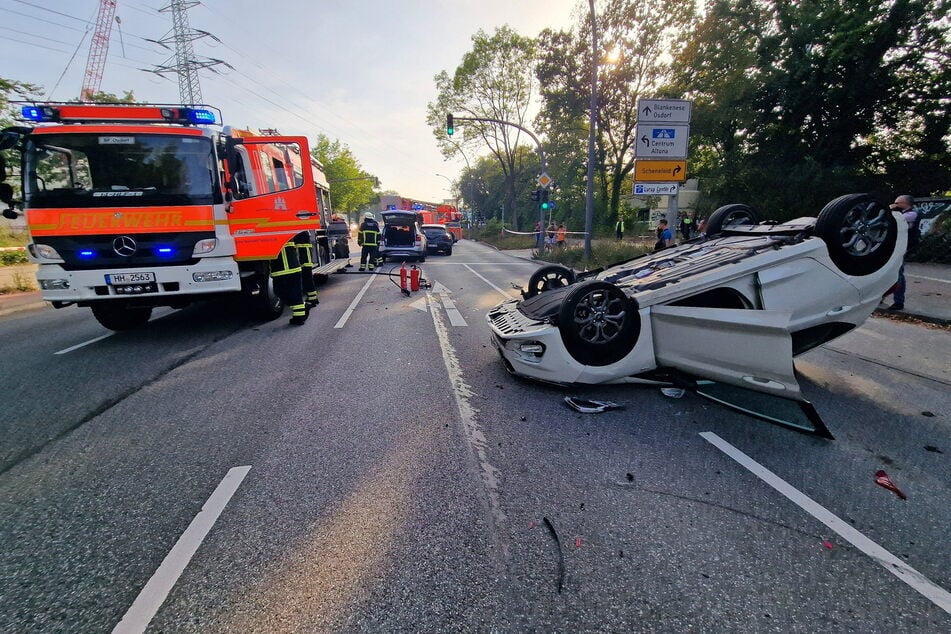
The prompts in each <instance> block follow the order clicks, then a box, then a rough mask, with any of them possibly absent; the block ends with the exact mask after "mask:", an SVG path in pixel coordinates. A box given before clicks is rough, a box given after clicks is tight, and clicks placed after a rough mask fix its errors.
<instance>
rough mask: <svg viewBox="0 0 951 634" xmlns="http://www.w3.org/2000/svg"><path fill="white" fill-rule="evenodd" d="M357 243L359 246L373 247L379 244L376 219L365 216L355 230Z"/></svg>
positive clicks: (378, 226)
mask: <svg viewBox="0 0 951 634" xmlns="http://www.w3.org/2000/svg"><path fill="white" fill-rule="evenodd" d="M357 244H359V245H360V246H361V247H375V246H377V245H378V244H380V225H379V223H377V221H376V220H371V219H369V218H367V219H366V220H364V221H363V222H361V223H360V228H359V229H358V230H357Z"/></svg>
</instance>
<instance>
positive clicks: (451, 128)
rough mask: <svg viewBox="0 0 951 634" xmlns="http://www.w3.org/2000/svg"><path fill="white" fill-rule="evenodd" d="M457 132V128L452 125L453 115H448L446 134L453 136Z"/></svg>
mask: <svg viewBox="0 0 951 634" xmlns="http://www.w3.org/2000/svg"><path fill="white" fill-rule="evenodd" d="M455 131H456V127H455V126H454V125H453V124H452V114H447V115H446V134H448V135H449V136H452V133H453V132H455Z"/></svg>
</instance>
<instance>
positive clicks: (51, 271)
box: [0, 103, 347, 330]
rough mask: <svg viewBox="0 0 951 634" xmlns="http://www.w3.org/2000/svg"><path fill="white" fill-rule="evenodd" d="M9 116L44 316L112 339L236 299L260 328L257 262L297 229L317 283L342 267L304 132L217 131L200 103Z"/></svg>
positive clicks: (49, 109) (2, 138)
mask: <svg viewBox="0 0 951 634" xmlns="http://www.w3.org/2000/svg"><path fill="white" fill-rule="evenodd" d="M22 119H23V120H24V121H26V122H29V123H31V124H33V125H25V126H14V127H11V128H7V129H6V130H3V131H2V133H0V149H10V148H12V147H17V148H18V149H19V150H20V152H21V178H22V183H21V184H22V193H23V201H22V207H23V213H24V214H25V215H26V222H27V227H28V229H29V232H30V238H31V243H30V244H29V245H28V247H27V250H28V253H29V257H30V260H31V261H32V262H35V263H36V264H38V265H39V267H38V270H37V281H38V282H39V285H40V289H41V291H42V294H43V299H45V300H47V301H49V302H51V303H52V305H53V306H54V307H56V308H62V307H65V306H69V305H72V304H76V305H78V306H88V307H90V308H91V309H92V312H93V315H95V317H96V319H97V320H99V322H100V323H101V324H102V325H104V326H105V327H107V328H110V329H113V330H124V329H128V328H133V327H136V326H139V325H142V324H144V323H145V322H147V321H148V319H149V317H150V316H151V312H152V309H153V307H155V306H173V307H183V306H185V305H187V304H189V303H191V302H193V301H196V300H200V299H206V298H212V297H216V296H220V295H222V294H225V293H238V292H242V293H244V295H245V296H246V299H247V302H248V304H249V305H250V306H251V307H252V309H253V310H254V312H255V313H256V314H257V315H258V316H259V317H261V318H264V319H269V318H274V317H277V316H278V315H280V314H281V312H282V311H283V309H284V305H283V303H282V301H281V300H280V299H279V298H278V297H277V296H276V295H275V293H274V289H273V285H272V283H271V279H270V275H269V273H270V262H271V260H273V259H274V258H275V257H276V256H277V255H278V254H279V253H280V251H281V248H282V247H283V246H284V244H285V243H287V242H288V241H289V240H290V239H291V238H292V237H293V236H295V235H296V234H298V233H300V232H301V231H308V232H310V235H311V236H312V242H313V243H314V250H315V255H316V259H315V261H316V262H317V267H316V268H315V273H316V274H319V275H326V274H327V273H329V272H331V271H335V270H341V269H343V267H344V266H345V265H346V264H347V262H345V261H330V249H329V245H328V244H327V237H326V227H327V224H328V222H329V217H330V199H329V192H328V185H327V180H326V178H325V177H324V175H323V172H322V170H321V169H320V166H319V164H318V163H316V161H313V160H312V159H311V157H310V151H309V148H308V144H307V139H306V138H304V137H300V136H276V135H267V136H261V135H256V134H253V133H252V132H249V131H240V130H233V129H230V128H228V127H224V128H221V127H220V120H221V115H220V111H218V110H217V109H215V108H210V107H207V106H199V107H194V106H183V105H138V104H132V105H119V104H84V103H30V104H28V105H24V106H23V107H22ZM8 202H9V201H8ZM10 207H11V208H10V209H7V210H6V211H5V212H4V215H5V216H7V217H16V216H17V215H18V212H16V211H14V210H13V209H12V205H10Z"/></svg>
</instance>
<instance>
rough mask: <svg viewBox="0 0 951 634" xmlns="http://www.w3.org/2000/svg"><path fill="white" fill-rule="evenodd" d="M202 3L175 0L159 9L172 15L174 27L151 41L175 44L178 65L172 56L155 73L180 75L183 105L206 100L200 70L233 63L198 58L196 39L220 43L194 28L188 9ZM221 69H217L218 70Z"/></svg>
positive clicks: (179, 84)
mask: <svg viewBox="0 0 951 634" xmlns="http://www.w3.org/2000/svg"><path fill="white" fill-rule="evenodd" d="M198 4H200V3H199V2H198V0H171V2H170V3H169V5H168V6H165V7H162V8H161V9H159V11H160V12H161V13H169V12H171V14H172V30H171V31H170V32H169V33H166V34H165V36H164V37H163V38H162V39H161V40H150V41H153V42H155V43H156V44H160V45H162V46H164V47H165V48H170V47H169V44H172V45H174V47H175V64H174V65H172V64H171V63H170V62H171V61H172V60H171V59H169V60H168V61H167V62H165V64H162V65H159V66H156V67H155V68H154V69H153V70H152V72H153V73H156V74H157V75H163V74H165V73H175V74H176V75H178V94H179V97H180V99H181V101H182V103H183V104H189V105H197V104H200V103H201V102H202V98H201V83H200V80H199V78H198V71H199V70H201V69H203V68H209V69H211V70H214V67H215V66H218V65H224V66H227V67H228V68H232V66H231V65H230V64H228V63H227V62H225V61H224V60H220V59H212V58H203V59H198V58H196V57H195V47H194V46H192V42H194V41H195V40H199V39H201V38H203V37H210V38H211V39H213V40H215V41H216V42H220V41H221V40H219V39H218V38H217V37H215V36H214V35H212V34H211V33H209V32H207V31H201V30H198V29H193V28H191V27H190V26H189V25H188V9H190V8H192V7H194V6H196V5H198ZM216 72H217V71H216Z"/></svg>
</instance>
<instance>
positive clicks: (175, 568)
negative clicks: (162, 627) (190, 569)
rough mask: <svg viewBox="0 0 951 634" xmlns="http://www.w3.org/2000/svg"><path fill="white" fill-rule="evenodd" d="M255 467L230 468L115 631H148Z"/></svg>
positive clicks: (119, 633)
mask: <svg viewBox="0 0 951 634" xmlns="http://www.w3.org/2000/svg"><path fill="white" fill-rule="evenodd" d="M250 470H251V466H250V465H247V466H243V467H233V468H231V469H229V470H228V473H226V474H225V477H224V478H223V479H222V480H221V482H220V483H219V484H218V488H216V489H215V491H214V493H212V494H211V497H210V498H208V501H207V502H205V505H204V506H202V507H201V511H199V513H198V515H196V516H195V519H193V520H192V522H191V524H189V525H188V528H186V529H185V532H184V533H182V535H181V537H179V538H178V541H177V542H175V545H174V546H172V550H170V551H169V552H168V554H167V555H165V559H164V560H163V561H162V564H161V565H160V566H159V567H158V570H156V571H155V574H153V575H152V578H151V579H149V580H148V582H147V583H146V584H145V587H143V588H142V591H141V592H139V596H137V597H136V598H135V601H133V602H132V606H131V607H130V608H129V610H128V612H126V613H125V616H123V617H122V620H121V621H119V624H118V625H116V626H115V628H113V630H112V632H113V634H117V633H118V634H127V633H132V632H136V633H137V632H144V631H145V628H146V627H148V625H149V623H151V621H152V619H153V618H154V617H155V613H156V612H158V609H159V608H160V607H162V603H164V602H165V599H166V597H168V593H169V592H170V591H171V590H172V587H174V585H175V582H176V581H178V578H179V577H180V576H181V574H182V572H183V571H184V570H185V566H187V565H188V562H189V561H191V558H192V556H194V554H195V552H196V551H197V550H198V547H199V546H200V545H201V542H202V541H204V539H205V536H206V535H208V531H210V530H211V527H212V526H214V525H215V522H216V521H217V520H218V517H219V516H220V515H221V512H222V511H224V509H225V506H226V505H227V504H228V502H229V501H230V500H231V497H232V496H233V495H234V494H235V491H237V490H238V487H239V486H241V483H242V482H243V481H244V478H245V476H246V475H248V471H250Z"/></svg>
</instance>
